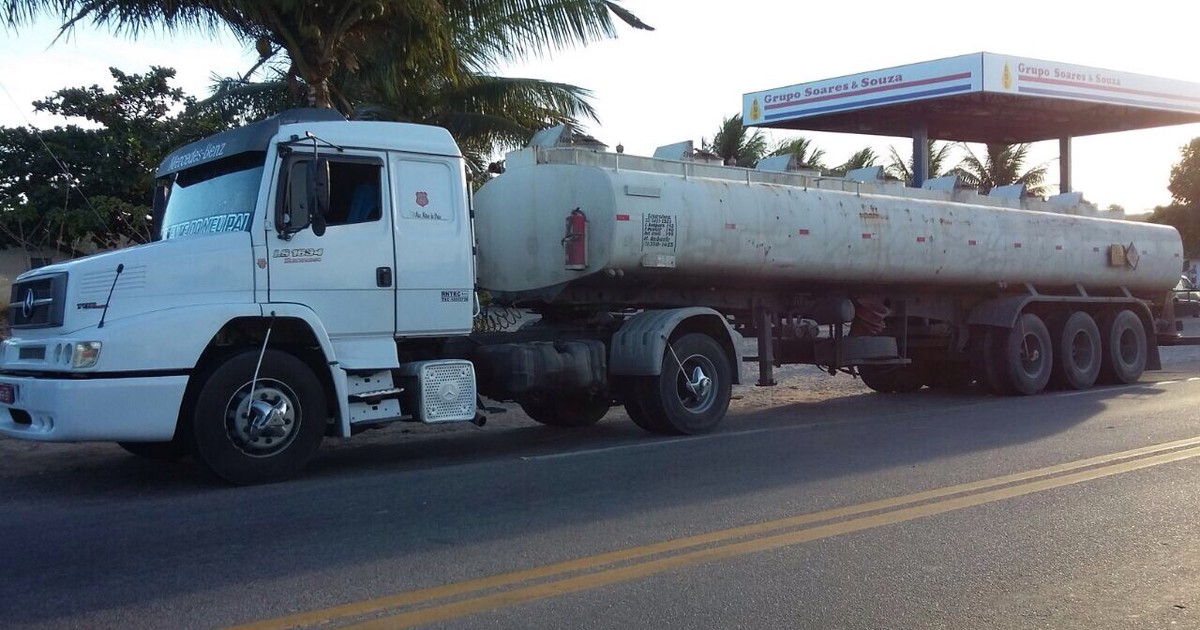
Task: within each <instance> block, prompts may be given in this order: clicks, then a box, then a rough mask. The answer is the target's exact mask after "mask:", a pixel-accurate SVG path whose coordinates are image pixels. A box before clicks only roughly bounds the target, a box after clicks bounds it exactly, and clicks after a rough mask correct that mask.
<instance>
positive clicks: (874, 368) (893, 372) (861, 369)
mask: <svg viewBox="0 0 1200 630" xmlns="http://www.w3.org/2000/svg"><path fill="white" fill-rule="evenodd" d="M858 376H859V378H861V379H862V382H863V385H866V386H867V387H869V388H871V389H873V390H875V391H877V392H879V393H881V394H891V393H896V394H910V393H912V392H915V391H917V390H919V389H921V386H922V385H923V383H922V380H923V379H922V378H921V374H920V372H919V371H918V370H917V367H916V366H915V365H912V364H908V365H860V366H858Z"/></svg>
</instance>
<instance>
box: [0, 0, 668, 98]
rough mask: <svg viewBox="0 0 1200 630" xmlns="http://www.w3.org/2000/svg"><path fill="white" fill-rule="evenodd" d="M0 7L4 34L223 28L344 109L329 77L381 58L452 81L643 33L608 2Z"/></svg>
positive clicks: (63, 2) (140, 2) (223, 0)
mask: <svg viewBox="0 0 1200 630" xmlns="http://www.w3.org/2000/svg"><path fill="white" fill-rule="evenodd" d="M0 8H2V10H3V15H4V16H5V18H6V19H7V22H8V24H9V25H10V27H16V26H20V25H23V24H26V23H29V22H31V21H32V20H33V19H35V18H36V17H38V16H40V15H52V16H54V17H57V18H60V19H62V20H63V21H64V22H63V31H64V32H69V31H70V29H71V28H72V27H74V26H75V25H76V24H79V23H82V22H91V23H92V24H94V25H96V26H98V27H109V28H111V29H112V30H114V31H115V32H118V33H125V34H129V35H133V36H136V35H137V34H139V33H140V32H141V31H143V30H145V29H148V28H158V27H161V28H164V29H166V30H168V31H174V30H184V29H201V30H209V31H211V30H214V29H215V28H216V27H217V26H221V25H223V26H226V27H228V28H229V30H230V31H232V32H233V33H234V35H236V36H237V37H238V38H239V39H241V40H242V41H243V42H245V43H247V44H250V45H253V46H254V47H255V49H256V50H257V51H258V53H259V55H260V57H261V58H262V59H263V60H266V59H269V58H271V57H273V56H275V55H276V54H279V53H281V52H282V53H283V54H285V55H286V56H287V59H288V67H287V70H286V73H285V75H286V77H287V79H288V80H289V81H291V82H298V81H302V82H303V84H304V86H305V88H306V90H307V99H308V102H309V104H311V105H313V106H317V107H332V106H333V105H334V103H335V102H337V103H338V104H339V106H340V107H341V108H343V111H347V109H348V108H350V103H349V102H348V101H347V100H346V99H345V97H344V96H342V95H339V94H336V93H334V92H333V91H332V90H331V85H330V79H331V77H333V76H334V73H335V72H339V71H341V72H347V73H350V74H355V73H357V72H358V70H359V68H360V67H361V65H362V62H363V60H366V59H371V58H372V57H374V56H375V55H377V54H379V53H381V52H384V51H387V52H389V53H390V54H391V55H392V56H393V57H400V58H401V59H399V60H398V61H399V62H400V64H401V65H402V70H412V69H416V68H421V69H425V70H426V71H428V70H429V69H433V68H436V69H437V70H438V71H440V72H442V73H444V74H446V75H448V76H454V75H455V73H457V72H459V71H461V70H462V69H464V68H466V69H478V68H480V67H481V64H490V63H495V62H497V61H499V60H505V59H518V58H523V57H525V56H528V55H530V54H532V53H537V52H541V51H544V50H552V49H562V48H566V47H570V46H574V45H582V44H587V43H589V42H592V41H596V40H598V39H603V38H610V37H614V36H615V35H616V32H617V31H616V25H615V24H614V22H613V16H616V17H617V19H619V20H620V21H623V22H624V23H626V24H628V25H630V26H632V27H634V28H641V29H649V28H650V27H649V26H647V25H646V24H644V23H643V22H642V21H641V20H639V19H638V18H637V16H635V15H633V14H632V13H630V12H629V11H627V10H625V9H624V8H622V7H621V6H620V5H618V4H617V3H616V2H614V1H612V0H330V1H325V2H297V1H296V0H241V1H238V0H190V1H174V2H147V1H145V0H3V4H0ZM456 25H457V26H456ZM461 25H471V27H472V28H473V27H477V26H480V25H483V26H484V28H477V29H475V30H477V31H478V34H479V35H480V36H479V37H478V38H476V39H474V40H472V41H470V42H463V41H462V40H460V39H456V38H455V37H454V31H455V29H456V28H459V27H461ZM260 63H261V62H260ZM347 113H349V112H347Z"/></svg>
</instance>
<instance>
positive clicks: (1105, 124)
mask: <svg viewBox="0 0 1200 630" xmlns="http://www.w3.org/2000/svg"><path fill="white" fill-rule="evenodd" d="M742 102H743V108H742V111H743V121H744V122H745V124H747V125H753V126H759V127H777V128H785V129H806V130H812V131H836V132H843V133H859V134H869V135H881V136H901V137H912V136H913V135H914V130H915V129H917V128H919V127H921V126H924V128H925V129H926V132H927V137H928V139H930V140H954V141H964V142H983V143H1003V144H1013V143H1019V142H1036V141H1039V140H1051V139H1063V138H1070V137H1075V136H1085V135H1091V134H1098V133H1108V132H1113V131H1128V130H1132V129H1145V128H1148V127H1161V126H1164V125H1177V124H1184V123H1193V122H1200V84H1197V83H1191V82H1187V81H1176V80H1171V79H1161V78H1157V77H1151V76H1146V75H1141V74H1131V73H1128V72H1117V71H1113V70H1103V69H1100V68H1092V67H1088V66H1078V65H1072V64H1065V63H1058V62H1053V61H1042V60H1039V59H1029V58H1024V57H1013V56H1009V55H999V54H994V53H986V52H983V53H973V54H969V55H962V56H958V57H950V58H948V59H939V60H936V61H926V62H922V63H916V64H910V65H905V66H897V67H894V68H887V69H883V70H873V71H870V72H862V73H858V74H854V75H849V76H844V77H838V78H835V79H825V80H821V81H812V82H809V83H801V84H799V85H792V86H788V87H782V88H776V89H772V90H763V91H761V92H752V93H750V94H746V95H744V96H743V97H742Z"/></svg>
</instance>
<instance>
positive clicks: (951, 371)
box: [917, 361, 975, 392]
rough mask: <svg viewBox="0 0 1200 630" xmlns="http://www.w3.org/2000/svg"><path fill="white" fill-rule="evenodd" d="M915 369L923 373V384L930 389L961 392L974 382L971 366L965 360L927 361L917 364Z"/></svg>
mask: <svg viewBox="0 0 1200 630" xmlns="http://www.w3.org/2000/svg"><path fill="white" fill-rule="evenodd" d="M917 370H918V372H919V373H921V374H923V375H924V377H925V378H924V381H925V385H926V386H927V387H929V388H930V389H942V390H949V391H956V392H961V391H965V390H966V389H968V388H970V387H971V384H972V383H974V382H975V376H974V374H972V373H971V367H970V366H969V365H967V364H966V363H965V362H960V361H929V362H927V363H924V364H918V365H917Z"/></svg>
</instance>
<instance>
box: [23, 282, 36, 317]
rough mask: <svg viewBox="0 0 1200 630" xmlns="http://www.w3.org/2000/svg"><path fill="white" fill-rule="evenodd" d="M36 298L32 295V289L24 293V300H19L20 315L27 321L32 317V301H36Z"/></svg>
mask: <svg viewBox="0 0 1200 630" xmlns="http://www.w3.org/2000/svg"><path fill="white" fill-rule="evenodd" d="M36 297H37V296H35V295H34V294H33V289H29V290H27V291H25V299H24V300H21V315H22V316H24V317H25V319H29V318H30V317H32V316H33V301H34V299H36Z"/></svg>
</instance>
